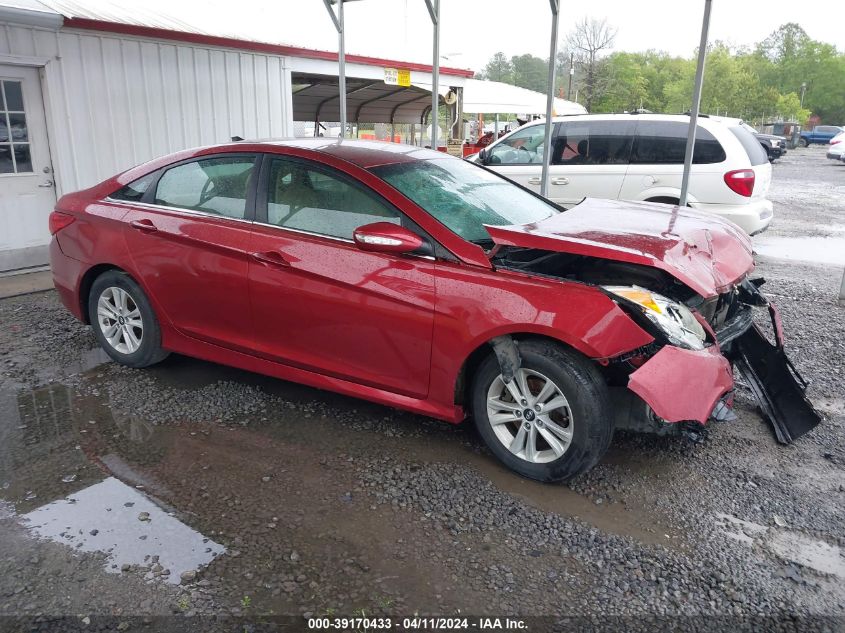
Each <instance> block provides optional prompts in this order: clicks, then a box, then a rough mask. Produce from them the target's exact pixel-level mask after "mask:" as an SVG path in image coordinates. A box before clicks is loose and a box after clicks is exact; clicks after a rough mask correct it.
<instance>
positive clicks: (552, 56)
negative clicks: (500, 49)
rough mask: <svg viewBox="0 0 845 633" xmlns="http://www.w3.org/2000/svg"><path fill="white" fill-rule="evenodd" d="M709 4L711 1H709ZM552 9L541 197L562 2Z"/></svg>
mask: <svg viewBox="0 0 845 633" xmlns="http://www.w3.org/2000/svg"><path fill="white" fill-rule="evenodd" d="M707 1H708V2H709V1H710V0H707ZM549 6H550V7H551V9H552V42H551V46H550V51H549V85H548V88H547V91H548V92H547V94H546V131H545V134H544V139H545V140H544V141H543V173H542V176H541V178H540V195H541V196H543V197H547V195H548V192H549V160H550V159H551V156H552V106H554V99H555V70H557V68H556V67H557V63H556V62H557V27H558V24H559V22H560V0H549Z"/></svg>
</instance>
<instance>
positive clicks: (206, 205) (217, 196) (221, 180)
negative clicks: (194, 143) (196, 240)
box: [155, 156, 255, 219]
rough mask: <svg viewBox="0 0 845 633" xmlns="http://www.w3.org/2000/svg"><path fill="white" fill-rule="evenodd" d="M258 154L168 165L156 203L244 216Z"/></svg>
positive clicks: (157, 193)
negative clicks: (169, 166) (174, 165)
mask: <svg viewBox="0 0 845 633" xmlns="http://www.w3.org/2000/svg"><path fill="white" fill-rule="evenodd" d="M254 167H255V156H220V157H216V158H206V159H204V160H197V161H192V162H190V163H183V164H182V165H177V166H176V167H172V168H170V169H168V170H167V171H166V172H164V174H162V176H161V178H160V179H159V181H158V186H157V187H156V195H155V203H156V204H159V205H162V206H165V207H176V208H179V209H190V210H192V211H202V212H204V213H209V214H212V215H222V216H225V217H227V218H235V219H243V218H244V217H245V215H246V199H247V196H248V194H249V183H250V178H251V177H252V172H253V170H254Z"/></svg>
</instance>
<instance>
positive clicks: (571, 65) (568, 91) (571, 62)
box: [566, 53, 575, 99]
mask: <svg viewBox="0 0 845 633" xmlns="http://www.w3.org/2000/svg"><path fill="white" fill-rule="evenodd" d="M574 74H575V53H569V88H567V89H566V98H567V99H572V76H573V75H574Z"/></svg>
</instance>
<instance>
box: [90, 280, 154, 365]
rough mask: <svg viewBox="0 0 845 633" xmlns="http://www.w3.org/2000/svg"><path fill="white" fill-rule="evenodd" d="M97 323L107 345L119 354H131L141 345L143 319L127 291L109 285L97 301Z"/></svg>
mask: <svg viewBox="0 0 845 633" xmlns="http://www.w3.org/2000/svg"><path fill="white" fill-rule="evenodd" d="M97 323H98V324H99V326H100V331H101V332H102V333H103V336H104V337H105V339H106V341H108V343H109V345H111V347H112V348H113V349H114V350H115V351H117V352H120V353H121V354H132V353H134V352H136V351H138V348H139V347H141V341H142V340H143V338H144V321H143V319H142V318H141V310H140V308H139V307H138V304H137V303H136V302H135V300H134V299H133V298H132V295H130V294H129V293H128V292H126V291H125V290H124V289H123V288H118V287H117V286H110V287H108V288H106V289H105V290H103V292H102V293H100V298H99V300H98V301H97Z"/></svg>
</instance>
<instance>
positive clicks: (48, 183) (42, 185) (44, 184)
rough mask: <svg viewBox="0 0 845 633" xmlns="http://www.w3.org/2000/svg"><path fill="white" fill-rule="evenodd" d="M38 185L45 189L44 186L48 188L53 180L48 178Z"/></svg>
mask: <svg viewBox="0 0 845 633" xmlns="http://www.w3.org/2000/svg"><path fill="white" fill-rule="evenodd" d="M38 186H39V187H44V188H45V189H46V188H49V187H52V186H53V181H52V180H48V181H47V182H42V183H41V184H40V185H38Z"/></svg>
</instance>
